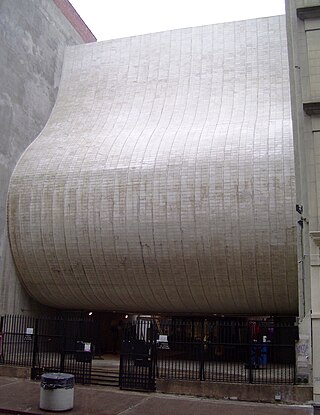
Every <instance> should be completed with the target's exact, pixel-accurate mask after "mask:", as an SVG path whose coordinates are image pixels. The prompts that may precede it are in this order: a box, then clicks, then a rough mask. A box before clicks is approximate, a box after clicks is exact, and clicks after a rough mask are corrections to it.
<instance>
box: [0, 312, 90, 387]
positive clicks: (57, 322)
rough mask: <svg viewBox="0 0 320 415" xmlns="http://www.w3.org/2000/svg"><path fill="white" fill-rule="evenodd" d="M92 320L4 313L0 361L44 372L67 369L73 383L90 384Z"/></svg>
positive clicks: (35, 372)
mask: <svg viewBox="0 0 320 415" xmlns="http://www.w3.org/2000/svg"><path fill="white" fill-rule="evenodd" d="M92 327H93V325H92V320H91V319H89V318H87V319H84V318H78V317H75V318H70V317H69V318H68V319H65V318H62V317H61V318H34V317H29V316H18V315H6V316H3V317H1V325H0V363H2V364H6V365H14V366H27V367H30V368H31V377H32V378H33V379H37V378H39V377H40V375H41V374H42V373H44V372H68V373H72V374H74V375H75V381H76V382H77V383H82V384H86V383H90V375H91V361H92V343H91V339H92V336H93V334H92Z"/></svg>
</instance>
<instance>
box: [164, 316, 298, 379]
mask: <svg viewBox="0 0 320 415" xmlns="http://www.w3.org/2000/svg"><path fill="white" fill-rule="evenodd" d="M157 332H158V335H157V341H156V359H157V377H158V378H160V379H177V380H194V381H195V380H200V381H204V380H208V381H212V382H236V383H274V384H292V383H294V382H295V337H296V327H295V326H294V324H292V323H285V324H283V323H282V324H278V323H275V322H273V321H267V322H266V321H255V322H253V321H249V322H248V321H221V320H220V321H218V320H217V321H206V320H202V321H194V320H176V321H175V320H172V321H169V322H168V321H159V322H158V323H157Z"/></svg>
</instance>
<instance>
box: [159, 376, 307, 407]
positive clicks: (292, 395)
mask: <svg viewBox="0 0 320 415" xmlns="http://www.w3.org/2000/svg"><path fill="white" fill-rule="evenodd" d="M312 390H313V389H312V387H311V386H306V385H252V384H238V383H213V382H199V381H198V382H192V381H179V380H157V392H163V393H173V394H179V395H193V396H202V397H207V398H214V399H229V400H239V401H251V402H269V403H286V404H303V403H310V402H311V401H312V398H313V396H312Z"/></svg>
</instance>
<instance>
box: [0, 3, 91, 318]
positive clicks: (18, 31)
mask: <svg viewBox="0 0 320 415" xmlns="http://www.w3.org/2000/svg"><path fill="white" fill-rule="evenodd" d="M0 39H1V44H0V80H1V88H0V125H1V129H0V314H2V313H8V312H15V313H19V312H21V311H29V310H34V309H35V308H37V306H36V304H35V303H34V302H33V301H31V300H30V299H29V297H28V296H27V295H26V294H25V291H24V289H23V287H22V286H21V284H20V282H19V280H18V278H17V274H16V270H15V266H14V264H13V260H12V257H11V253H10V247H9V244H8V239H7V230H6V198H7V190H8V184H9V180H10V176H11V173H12V171H13V169H14V167H15V165H16V163H17V161H18V159H19V157H20V156H21V154H22V152H23V151H24V150H25V149H26V147H27V146H28V145H29V144H30V143H31V142H32V141H33V140H34V138H35V137H36V136H37V135H38V134H39V133H40V131H41V130H42V128H43V127H44V125H45V123H46V121H47V120H48V118H49V115H50V112H51V110H52V107H53V105H54V102H55V99H56V95H57V91H58V86H59V81H60V75H61V68H62V62H63V56H64V49H65V46H66V45H75V44H79V43H84V42H89V41H95V38H94V36H93V35H92V33H91V32H90V31H89V29H88V28H87V27H86V26H85V24H84V23H83V21H82V20H81V19H80V18H79V16H78V15H77V13H76V12H75V10H74V9H73V8H72V6H71V4H70V3H69V2H68V1H67V0H59V1H58V0H0Z"/></svg>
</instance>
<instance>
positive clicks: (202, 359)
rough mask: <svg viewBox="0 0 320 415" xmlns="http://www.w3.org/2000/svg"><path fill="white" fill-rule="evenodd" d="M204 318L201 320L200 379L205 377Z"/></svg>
mask: <svg viewBox="0 0 320 415" xmlns="http://www.w3.org/2000/svg"><path fill="white" fill-rule="evenodd" d="M204 343H205V339H204V319H202V320H201V346H200V373H199V376H200V380H205V379H204Z"/></svg>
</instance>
